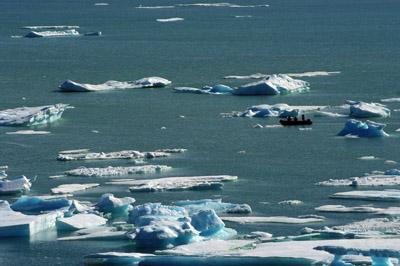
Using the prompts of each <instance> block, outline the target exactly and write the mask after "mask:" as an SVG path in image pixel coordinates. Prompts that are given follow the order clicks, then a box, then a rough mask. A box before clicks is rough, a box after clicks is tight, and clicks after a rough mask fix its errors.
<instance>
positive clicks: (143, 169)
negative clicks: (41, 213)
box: [65, 165, 171, 177]
mask: <svg viewBox="0 0 400 266" xmlns="http://www.w3.org/2000/svg"><path fill="white" fill-rule="evenodd" d="M169 169H171V167H170V166H167V165H141V166H131V167H122V166H117V167H113V166H109V167H106V168H86V167H80V168H78V169H74V170H71V171H67V172H65V174H66V175H71V176H87V177H92V176H114V175H130V174H147V173H156V172H163V171H166V170H169Z"/></svg>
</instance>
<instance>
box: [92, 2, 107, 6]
mask: <svg viewBox="0 0 400 266" xmlns="http://www.w3.org/2000/svg"><path fill="white" fill-rule="evenodd" d="M94 5H95V6H108V5H109V4H108V3H95V4H94Z"/></svg>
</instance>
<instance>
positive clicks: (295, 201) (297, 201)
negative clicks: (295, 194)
mask: <svg viewBox="0 0 400 266" xmlns="http://www.w3.org/2000/svg"><path fill="white" fill-rule="evenodd" d="M278 204H287V205H299V204H303V202H302V201H301V200H284V201H281V202H278Z"/></svg>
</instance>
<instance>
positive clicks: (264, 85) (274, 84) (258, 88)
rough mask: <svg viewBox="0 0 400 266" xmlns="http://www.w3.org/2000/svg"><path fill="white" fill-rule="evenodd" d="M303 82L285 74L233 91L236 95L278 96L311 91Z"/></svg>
mask: <svg viewBox="0 0 400 266" xmlns="http://www.w3.org/2000/svg"><path fill="white" fill-rule="evenodd" d="M309 86H310V84H309V83H308V82H306V81H303V80H298V79H292V78H291V77H289V76H287V75H283V74H273V75H270V76H268V77H266V78H265V79H263V80H261V81H257V82H253V83H249V84H246V85H242V86H240V87H239V88H237V89H234V90H233V94H234V95H277V94H287V93H293V92H302V91H307V90H309V89H310V87H309Z"/></svg>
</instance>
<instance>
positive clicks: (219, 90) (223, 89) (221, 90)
mask: <svg viewBox="0 0 400 266" xmlns="http://www.w3.org/2000/svg"><path fill="white" fill-rule="evenodd" d="M174 90H175V91H176V92H189V93H198V94H231V93H232V89H231V88H230V87H228V86H226V85H221V84H220V85H215V86H214V87H210V86H205V87H203V88H201V89H197V88H190V87H176V88H174Z"/></svg>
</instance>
